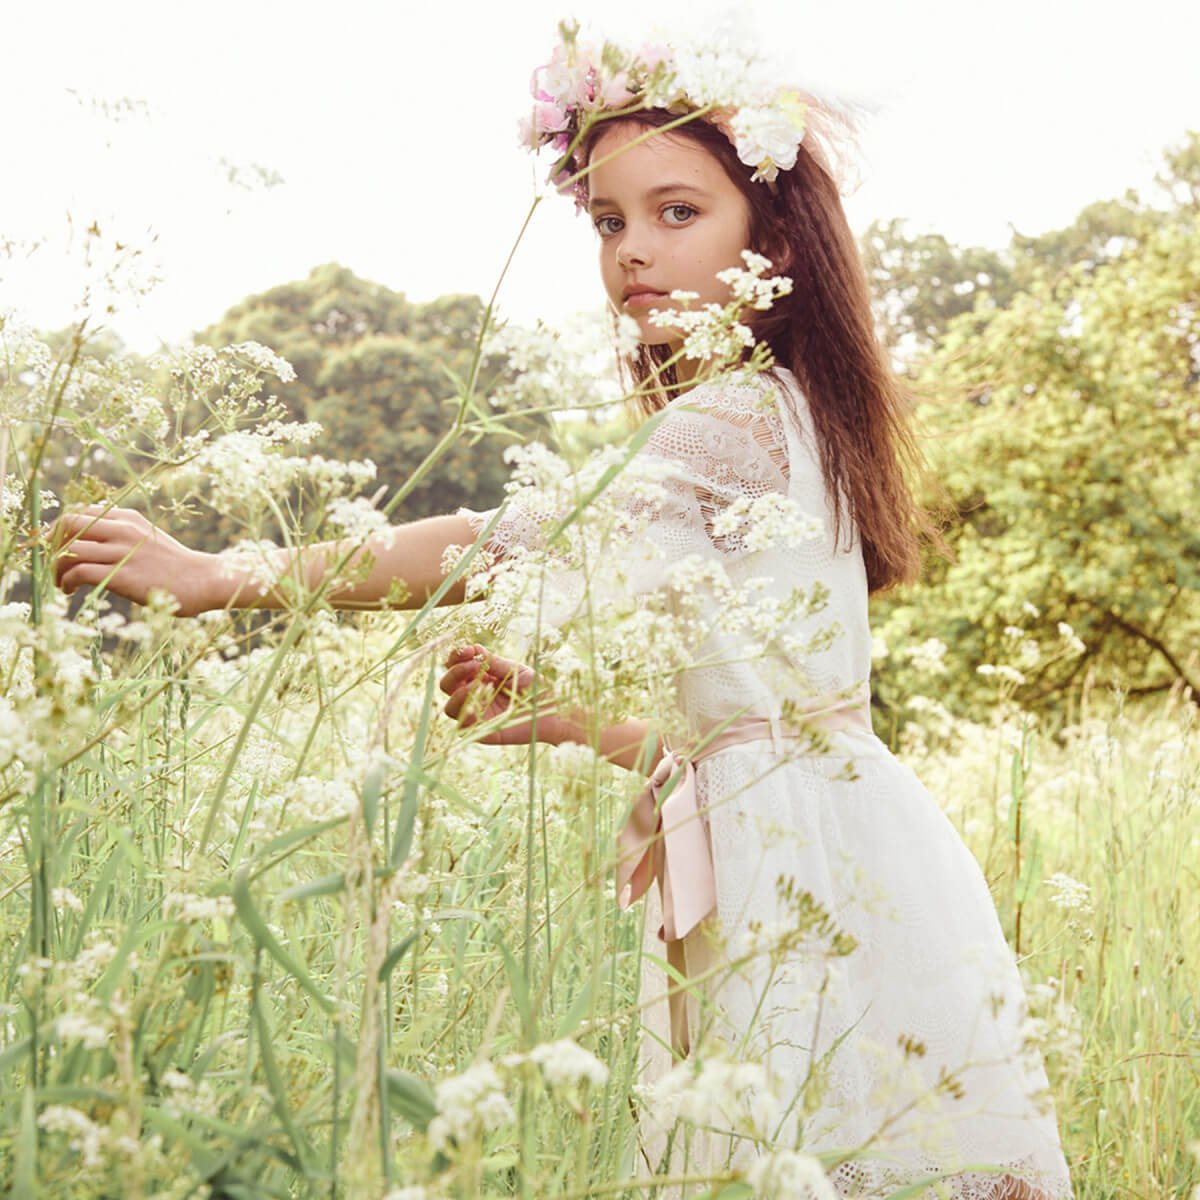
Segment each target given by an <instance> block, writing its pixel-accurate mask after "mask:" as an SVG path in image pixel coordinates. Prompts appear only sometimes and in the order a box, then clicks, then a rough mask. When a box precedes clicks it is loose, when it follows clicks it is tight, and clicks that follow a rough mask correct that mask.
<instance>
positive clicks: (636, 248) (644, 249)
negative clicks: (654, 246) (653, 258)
mask: <svg viewBox="0 0 1200 1200" xmlns="http://www.w3.org/2000/svg"><path fill="white" fill-rule="evenodd" d="M617 265H618V266H620V267H622V268H623V269H624V270H626V271H629V270H632V269H634V268H636V267H646V266H649V265H650V249H649V247H648V246H647V244H646V239H645V238H644V237H643V236H641V235H640V234H638V233H635V232H633V231H632V230H630V229H626V230H625V234H624V236H623V237H622V238H621V243H620V245H619V246H617Z"/></svg>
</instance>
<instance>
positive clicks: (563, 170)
mask: <svg viewBox="0 0 1200 1200" xmlns="http://www.w3.org/2000/svg"><path fill="white" fill-rule="evenodd" d="M559 32H560V34H561V35H562V39H563V40H562V42H561V43H560V44H559V45H558V46H556V47H555V49H554V53H553V54H552V55H551V57H550V61H549V62H547V63H545V64H543V65H542V66H540V67H538V68H537V69H536V70H535V71H534V73H533V78H532V81H531V84H530V90H531V92H532V93H533V99H534V105H533V109H532V112H531V114H530V115H529V116H528V117H526V118H524V119H523V120H522V121H521V123H520V127H519V134H520V140H521V144H522V145H523V146H525V147H526V148H528V149H531V150H534V151H536V150H538V149H539V148H540V147H542V146H545V145H550V146H552V147H553V149H554V150H555V151H556V152H557V153H558V154H559V155H564V156H565V155H566V154H567V152H568V151H569V150H571V149H572V145H573V143H574V142H575V140H576V138H577V136H578V134H579V132H580V130H581V129H583V128H584V126H585V125H586V124H587V122H588V120H589V119H590V118H592V117H593V116H598V115H601V114H603V113H612V112H617V111H632V112H636V111H638V110H639V109H653V108H661V109H666V110H668V111H669V112H672V113H679V114H680V115H681V116H682V115H686V114H687V113H688V112H698V113H699V114H700V118H701V119H703V120H705V121H707V122H709V123H710V124H713V125H715V126H717V128H719V129H720V130H721V131H722V133H724V134H725V136H726V137H727V138H728V139H729V140H730V142H731V143H732V144H733V146H734V147H735V149H736V150H737V154H738V158H739V159H740V160H741V161H742V162H744V163H745V164H746V165H747V166H750V167H753V168H754V175H753V178H754V179H755V180H762V181H765V182H770V181H772V180H774V179H775V178H776V177H777V176H778V174H779V172H780V171H781V170H785V171H786V170H790V169H791V168H792V167H794V166H795V165H796V158H797V156H798V154H799V150H800V143H801V142H802V141H803V140H804V134H805V129H806V122H805V113H806V111H807V107H806V104H805V103H804V101H803V100H802V99H801V97H800V95H799V93H797V92H796V91H794V90H793V89H790V88H786V87H779V86H778V85H777V84H774V83H772V82H770V81H769V80H768V78H767V70H766V65H765V63H764V61H763V60H762V59H761V58H760V57H759V56H758V54H757V53H756V52H755V51H754V50H753V49H752V48H751V47H749V46H748V45H745V44H742V45H740V46H734V45H731V44H729V42H728V40H721V41H718V40H713V41H711V42H708V43H704V44H696V45H692V46H683V47H680V48H678V49H676V48H674V47H669V46H664V45H658V44H654V45H644V46H642V47H641V48H640V49H638V50H631V49H629V48H627V47H623V46H620V45H617V44H616V43H613V42H604V43H603V45H601V46H599V47H598V46H596V45H595V44H593V43H589V42H583V41H580V40H579V39H578V37H577V34H578V26H570V25H565V24H564V25H561V26H560V27H559ZM579 165H580V164H578V163H572V162H571V161H569V160H568V161H566V162H564V161H562V160H560V162H559V164H558V169H557V171H556V173H555V176H554V182H555V183H558V184H561V183H562V182H563V181H564V180H565V179H566V178H568V177H569V176H570V175H571V174H572V173H573V171H574V170H577V169H578V167H579ZM576 195H577V197H578V196H579V192H578V190H577V192H576Z"/></svg>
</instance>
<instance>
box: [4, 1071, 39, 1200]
mask: <svg viewBox="0 0 1200 1200" xmlns="http://www.w3.org/2000/svg"><path fill="white" fill-rule="evenodd" d="M14 1157H15V1159H16V1161H15V1162H14V1163H13V1179H12V1191H11V1192H9V1195H10V1196H11V1197H12V1198H13V1200H34V1197H35V1196H36V1195H37V1191H38V1188H37V1120H36V1118H35V1116H34V1110H33V1088H31V1087H30V1088H26V1089H25V1091H24V1094H23V1095H22V1096H21V1127H20V1130H19V1131H18V1133H17V1138H16V1145H15V1147H14Z"/></svg>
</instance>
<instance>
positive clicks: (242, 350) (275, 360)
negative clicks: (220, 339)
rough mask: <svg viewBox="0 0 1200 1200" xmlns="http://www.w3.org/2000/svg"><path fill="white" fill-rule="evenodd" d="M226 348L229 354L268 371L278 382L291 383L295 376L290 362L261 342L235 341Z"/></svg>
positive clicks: (258, 368)
mask: <svg viewBox="0 0 1200 1200" xmlns="http://www.w3.org/2000/svg"><path fill="white" fill-rule="evenodd" d="M228 349H229V353H230V354H234V355H237V356H238V357H240V358H244V359H246V360H247V362H249V363H250V364H251V365H252V366H254V367H255V368H256V369H257V370H259V371H269V372H270V373H271V374H272V375H274V376H275V377H276V378H277V379H278V380H279V382H280V383H291V382H292V380H294V379H295V378H296V372H295V370H294V368H293V367H292V364H291V363H290V362H288V361H287V359H286V358H284V357H282V355H279V354H276V353H275V351H274V350H272V349H270V348H269V347H268V346H264V345H262V343H261V342H237V343H235V344H234V345H232V346H230V347H229V348H228Z"/></svg>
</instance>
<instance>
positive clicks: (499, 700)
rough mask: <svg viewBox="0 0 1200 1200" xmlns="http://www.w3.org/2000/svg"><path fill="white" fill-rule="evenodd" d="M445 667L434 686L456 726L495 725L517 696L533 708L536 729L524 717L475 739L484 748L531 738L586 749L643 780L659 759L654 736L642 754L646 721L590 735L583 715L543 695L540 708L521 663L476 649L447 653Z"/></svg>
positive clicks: (658, 743) (658, 744)
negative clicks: (443, 695)
mask: <svg viewBox="0 0 1200 1200" xmlns="http://www.w3.org/2000/svg"><path fill="white" fill-rule="evenodd" d="M446 667H447V670H446V672H445V674H444V675H443V676H442V678H441V682H440V684H439V686H440V687H441V689H442V691H443V692H445V693H446V694H447V695H448V696H449V697H450V699H449V700H447V701H446V704H445V707H444V709H443V711H444V712H445V714H446V715H447V716H448V717H453V718H454V719H455V720H456V721H458V723H459V724H460V725H463V726H467V725H474V724H475V723H476V722H477V721H485V722H486V721H494V720H497V719H498V718H501V717H503V716H504V715H505V714H507V713H508V712H509V710H510V707H511V704H512V701H513V699H514V698H515V697H517V696H518V695H522V694H526V698H527V699H530V700H532V702H533V703H534V704H535V705H537V706H538V714H537V722H536V725H535V723H534V722H533V721H532V720H530V719H528V718H524V717H522V718H520V719H518V720H515V721H510V722H507V723H506V724H502V725H499V726H497V728H495V729H493V730H491V731H490V732H488V733H485V734H483V735H482V736H481V737H480V738H479V741H481V742H483V743H484V744H485V745H490V746H518V745H526V744H528V742H529V740H530V738H531V737H533V736H534V734H535V733H536V736H537V740H538V741H539V742H545V743H547V744H548V745H552V746H561V745H562V744H563V743H564V742H581V743H583V744H584V745H590V746H591V747H592V748H593V749H594V750H595V751H596V753H597V754H599V755H601V756H602V757H603V758H606V759H608V761H609V762H611V763H615V764H616V765H617V766H619V767H624V768H625V769H626V770H627V771H638V772H640V773H642V774H645V775H649V774H650V773H651V772H652V771H653V770H654V768H655V766H656V765H657V764H658V760H659V759H660V758H661V757H662V756H663V753H664V747H663V742H662V738H661V737H659V736H658V735H657V734H656V735H655V737H654V741H653V743H652V745H651V747H650V750H649V754H648V755H647V751H646V743H647V741H648V740H649V738H650V734H651V731H652V727H651V725H650V723H649V722H648V721H642V720H638V719H637V718H630V719H629V720H627V721H621V722H620V723H619V724H616V725H608V726H606V727H605V728H603V729H599V730H595V731H593V729H592V722H590V721H589V720H588V718H587V714H586V713H584V712H582V711H580V710H575V711H573V712H568V713H561V712H559V711H558V710H557V708H556V707H555V705H554V701H553V698H552V697H549V696H547V697H546V701H547V702H546V703H545V704H542V703H541V702H540V701H539V700H537V699H536V698H535V697H530V696H528V693H530V692H531V691H532V690H533V688H534V686H535V684H536V683H537V679H536V677H535V675H534V673H533V671H532V670H531V669H530V668H529V667H527V666H525V665H524V664H522V663H516V662H513V661H511V660H510V659H507V658H501V657H500V655H498V654H493V653H492V652H491V651H490V650H488V649H487V648H486V647H484V646H480V645H478V644H475V645H471V646H464V647H460V648H459V649H456V650H452V651H451V652H450V654H449V655H448V656H447V658H446Z"/></svg>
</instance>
